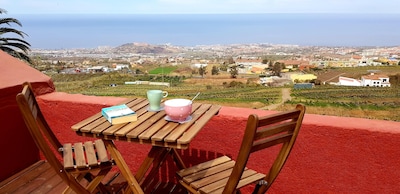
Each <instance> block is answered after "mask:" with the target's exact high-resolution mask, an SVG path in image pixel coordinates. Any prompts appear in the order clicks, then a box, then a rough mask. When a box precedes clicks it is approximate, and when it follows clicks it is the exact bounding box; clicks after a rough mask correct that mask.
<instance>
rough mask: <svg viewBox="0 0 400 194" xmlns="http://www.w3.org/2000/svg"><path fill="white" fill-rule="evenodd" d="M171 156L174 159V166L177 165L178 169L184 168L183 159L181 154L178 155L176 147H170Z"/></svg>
mask: <svg viewBox="0 0 400 194" xmlns="http://www.w3.org/2000/svg"><path fill="white" fill-rule="evenodd" d="M171 154H172V158H173V159H174V160H175V163H176V166H177V167H178V169H179V170H181V169H185V168H186V165H185V163H183V160H182V158H181V156H180V155H179V153H178V151H177V150H176V149H172V153H171Z"/></svg>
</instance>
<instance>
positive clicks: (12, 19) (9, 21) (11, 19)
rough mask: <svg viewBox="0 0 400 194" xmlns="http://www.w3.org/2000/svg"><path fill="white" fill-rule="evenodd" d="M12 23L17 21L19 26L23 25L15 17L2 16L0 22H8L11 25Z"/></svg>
mask: <svg viewBox="0 0 400 194" xmlns="http://www.w3.org/2000/svg"><path fill="white" fill-rule="evenodd" d="M11 23H15V24H17V25H18V26H22V23H21V22H20V21H19V20H17V19H14V18H1V19H0V24H8V25H9V26H11Z"/></svg>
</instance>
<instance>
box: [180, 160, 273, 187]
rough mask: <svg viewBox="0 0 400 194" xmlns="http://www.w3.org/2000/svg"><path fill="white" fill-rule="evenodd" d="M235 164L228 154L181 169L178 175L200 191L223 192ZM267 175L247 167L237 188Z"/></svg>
mask: <svg viewBox="0 0 400 194" xmlns="http://www.w3.org/2000/svg"><path fill="white" fill-rule="evenodd" d="M234 166H235V161H234V160H232V159H231V158H229V157H228V156H222V157H219V158H216V159H214V160H210V161H207V162H204V163H200V164H198V165H195V166H192V167H189V168H186V169H183V170H180V171H178V172H177V175H178V176H179V177H180V178H181V180H180V181H183V182H184V183H186V184H188V185H190V186H191V187H192V188H194V189H196V190H197V191H199V192H200V193H222V191H223V189H224V187H225V185H226V183H227V181H228V178H229V176H230V174H231V172H232V169H233V167H234ZM265 176H266V175H265V174H262V173H258V172H256V171H255V170H251V169H248V168H246V169H245V170H244V172H243V174H242V176H241V179H240V181H239V184H238V185H237V187H236V188H237V189H239V188H241V187H243V186H246V185H248V184H250V183H253V182H256V181H259V180H261V179H263V178H264V177H265Z"/></svg>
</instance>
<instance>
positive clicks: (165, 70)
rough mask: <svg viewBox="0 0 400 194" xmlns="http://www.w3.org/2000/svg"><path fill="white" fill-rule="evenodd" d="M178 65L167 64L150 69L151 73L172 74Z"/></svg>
mask: <svg viewBox="0 0 400 194" xmlns="http://www.w3.org/2000/svg"><path fill="white" fill-rule="evenodd" d="M176 69H177V67H172V66H167V67H158V68H155V69H152V70H151V71H149V74H153V75H154V74H170V73H171V72H173V71H175V70H176Z"/></svg>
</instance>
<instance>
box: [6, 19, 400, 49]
mask: <svg viewBox="0 0 400 194" xmlns="http://www.w3.org/2000/svg"><path fill="white" fill-rule="evenodd" d="M7 17H13V18H16V19H18V20H20V22H21V23H22V25H23V27H21V28H20V27H18V26H16V27H15V28H16V29H18V30H21V31H23V32H25V33H26V34H28V37H26V38H25V40H27V41H28V42H29V43H30V44H31V45H32V48H34V49H35V48H37V49H71V48H96V47H98V46H111V47H116V46H119V45H122V44H125V43H132V42H141V43H149V44H172V45H177V46H196V45H215V44H251V43H267V44H292V45H300V46H400V33H399V32H400V14H167V15H164V14H160V15H158V14H144V15H140V14H138V15H135V14H131V15H90V14H87V15H24V14H21V15H7Z"/></svg>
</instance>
